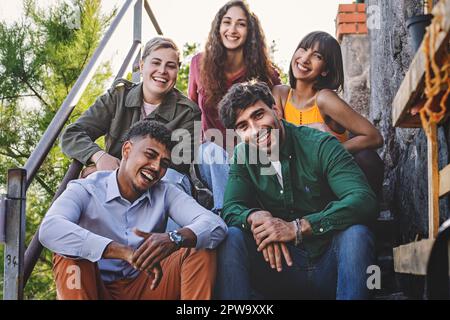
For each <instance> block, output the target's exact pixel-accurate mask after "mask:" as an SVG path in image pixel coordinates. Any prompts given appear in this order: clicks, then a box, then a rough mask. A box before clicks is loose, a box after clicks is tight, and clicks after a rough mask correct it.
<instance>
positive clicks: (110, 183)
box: [105, 169, 152, 203]
mask: <svg viewBox="0 0 450 320" xmlns="http://www.w3.org/2000/svg"><path fill="white" fill-rule="evenodd" d="M118 172H119V169H116V170H114V171H113V172H111V174H110V175H109V177H108V178H107V180H106V184H107V185H106V199H105V202H109V201H111V200H114V199H117V198H121V199H124V200H126V199H125V198H123V197H122V195H121V194H120V190H119V185H118V183H117V173H118ZM144 198H148V201H149V202H150V203H151V201H152V197H151V188H150V189H149V190H147V191H146V192H144V194H142V195H141V196H140V197H139V198H138V199H137V200H136V201H134V203H138V202H140V201H141V200H142V199H144Z"/></svg>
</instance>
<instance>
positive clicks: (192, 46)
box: [176, 43, 200, 95]
mask: <svg viewBox="0 0 450 320" xmlns="http://www.w3.org/2000/svg"><path fill="white" fill-rule="evenodd" d="M199 49H200V45H199V44H198V43H185V44H184V46H183V62H182V63H181V67H180V71H179V72H178V79H177V84H176V87H177V88H178V89H179V90H180V91H181V92H183V93H184V94H185V95H187V88H188V80H189V67H190V65H191V59H192V57H193V56H194V55H195V54H196V53H198V51H199Z"/></svg>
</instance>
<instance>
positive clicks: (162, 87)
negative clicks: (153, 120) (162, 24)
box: [140, 48, 179, 103]
mask: <svg viewBox="0 0 450 320" xmlns="http://www.w3.org/2000/svg"><path fill="white" fill-rule="evenodd" d="M140 67H141V72H142V76H143V83H144V85H143V91H144V100H145V101H146V102H148V103H155V100H159V101H158V102H161V101H160V100H161V99H162V98H163V97H164V96H165V95H166V94H167V93H168V92H169V91H170V90H172V88H173V87H174V86H175V83H176V81H177V75H178V68H179V65H178V54H177V52H176V51H175V50H174V49H172V48H159V49H156V50H153V51H152V52H151V53H150V54H149V55H148V56H147V57H145V59H144V61H141V64H140Z"/></svg>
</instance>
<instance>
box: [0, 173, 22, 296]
mask: <svg viewBox="0 0 450 320" xmlns="http://www.w3.org/2000/svg"><path fill="white" fill-rule="evenodd" d="M26 180H27V172H26V170H24V169H10V170H8V191H7V192H8V194H7V197H8V200H9V202H8V211H7V213H6V246H5V258H4V283H3V299H5V300H22V299H23V271H24V268H23V266H24V264H23V260H24V259H23V256H24V251H25V203H26V202H25V195H26Z"/></svg>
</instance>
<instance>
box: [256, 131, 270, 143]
mask: <svg viewBox="0 0 450 320" xmlns="http://www.w3.org/2000/svg"><path fill="white" fill-rule="evenodd" d="M268 136H269V131H267V132H265V133H264V134H262V135H261V136H260V137H259V138H258V142H261V141H264V140H265V139H266V138H267V137H268Z"/></svg>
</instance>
